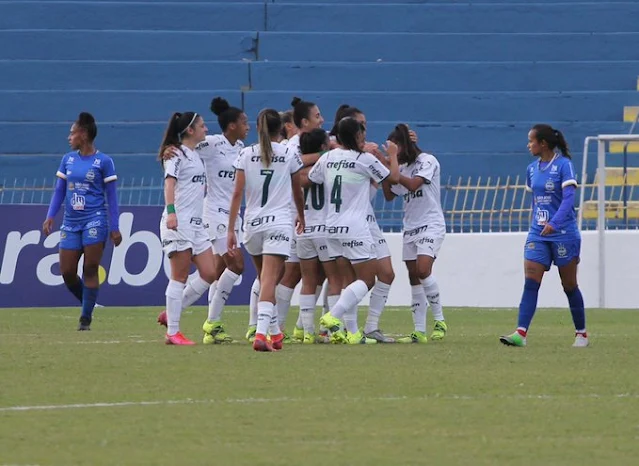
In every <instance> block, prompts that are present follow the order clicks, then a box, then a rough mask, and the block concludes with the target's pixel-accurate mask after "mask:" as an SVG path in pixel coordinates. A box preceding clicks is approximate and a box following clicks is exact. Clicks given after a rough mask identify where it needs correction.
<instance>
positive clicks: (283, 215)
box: [235, 142, 303, 233]
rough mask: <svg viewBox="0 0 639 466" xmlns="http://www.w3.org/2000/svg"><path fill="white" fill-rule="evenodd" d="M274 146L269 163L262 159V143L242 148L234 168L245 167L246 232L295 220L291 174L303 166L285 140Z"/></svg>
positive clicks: (287, 224)
mask: <svg viewBox="0 0 639 466" xmlns="http://www.w3.org/2000/svg"><path fill="white" fill-rule="evenodd" d="M272 146H273V159H272V160H271V164H270V165H269V166H265V165H264V163H262V156H261V151H260V146H259V144H254V145H252V146H250V147H247V148H246V149H243V150H242V151H241V152H240V155H239V157H238V159H237V161H236V162H235V168H236V169H237V170H243V171H244V176H245V179H246V185H245V188H244V189H245V192H246V210H245V211H244V218H245V222H244V229H245V230H246V232H247V233H249V232H256V231H262V230H266V229H269V228H271V227H274V226H282V225H286V226H288V227H290V226H291V225H292V224H293V218H292V216H291V202H293V200H292V199H293V189H292V186H291V175H293V174H294V173H296V172H297V171H299V170H300V169H301V168H302V166H303V165H302V161H301V159H300V158H299V156H298V155H296V154H294V155H291V153H290V152H288V153H287V151H286V147H285V146H283V145H282V144H279V143H277V142H273V143H272Z"/></svg>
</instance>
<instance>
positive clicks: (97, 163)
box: [93, 159, 100, 167]
mask: <svg viewBox="0 0 639 466" xmlns="http://www.w3.org/2000/svg"><path fill="white" fill-rule="evenodd" d="M93 166H94V167H99V166H100V159H95V160H94V161H93Z"/></svg>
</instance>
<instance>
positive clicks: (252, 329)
mask: <svg viewBox="0 0 639 466" xmlns="http://www.w3.org/2000/svg"><path fill="white" fill-rule="evenodd" d="M256 332H257V325H249V327H248V330H247V331H246V335H245V338H246V339H247V340H248V342H249V343H253V342H254V341H255V333H256Z"/></svg>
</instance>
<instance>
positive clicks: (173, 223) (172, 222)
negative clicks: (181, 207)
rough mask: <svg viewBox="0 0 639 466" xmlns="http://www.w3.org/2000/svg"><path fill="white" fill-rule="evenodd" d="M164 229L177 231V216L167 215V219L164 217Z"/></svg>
mask: <svg viewBox="0 0 639 466" xmlns="http://www.w3.org/2000/svg"><path fill="white" fill-rule="evenodd" d="M166 227H167V228H168V229H169V230H177V227H178V220H177V215H176V214H169V215H167V217H166Z"/></svg>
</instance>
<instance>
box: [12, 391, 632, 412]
mask: <svg viewBox="0 0 639 466" xmlns="http://www.w3.org/2000/svg"><path fill="white" fill-rule="evenodd" d="M565 398H579V399H620V398H629V399H636V398H639V393H619V394H612V395H599V394H596V393H591V394H586V395H576V396H573V395H544V394H540V395H494V396H492V395H486V396H477V395H441V394H438V393H436V394H433V395H424V396H416V397H409V396H380V397H334V398H289V397H281V398H225V399H220V400H214V399H209V400H193V399H189V398H186V399H183V400H156V401H121V402H114V403H108V402H104V403H74V404H66V405H33V406H5V407H0V412H14V411H54V410H67V409H93V408H124V407H129V406H162V405H165V406H167V405H185V404H254V403H298V402H308V401H344V402H349V401H350V402H371V401H381V402H395V401H419V400H464V401H485V400H560V399H565Z"/></svg>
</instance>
